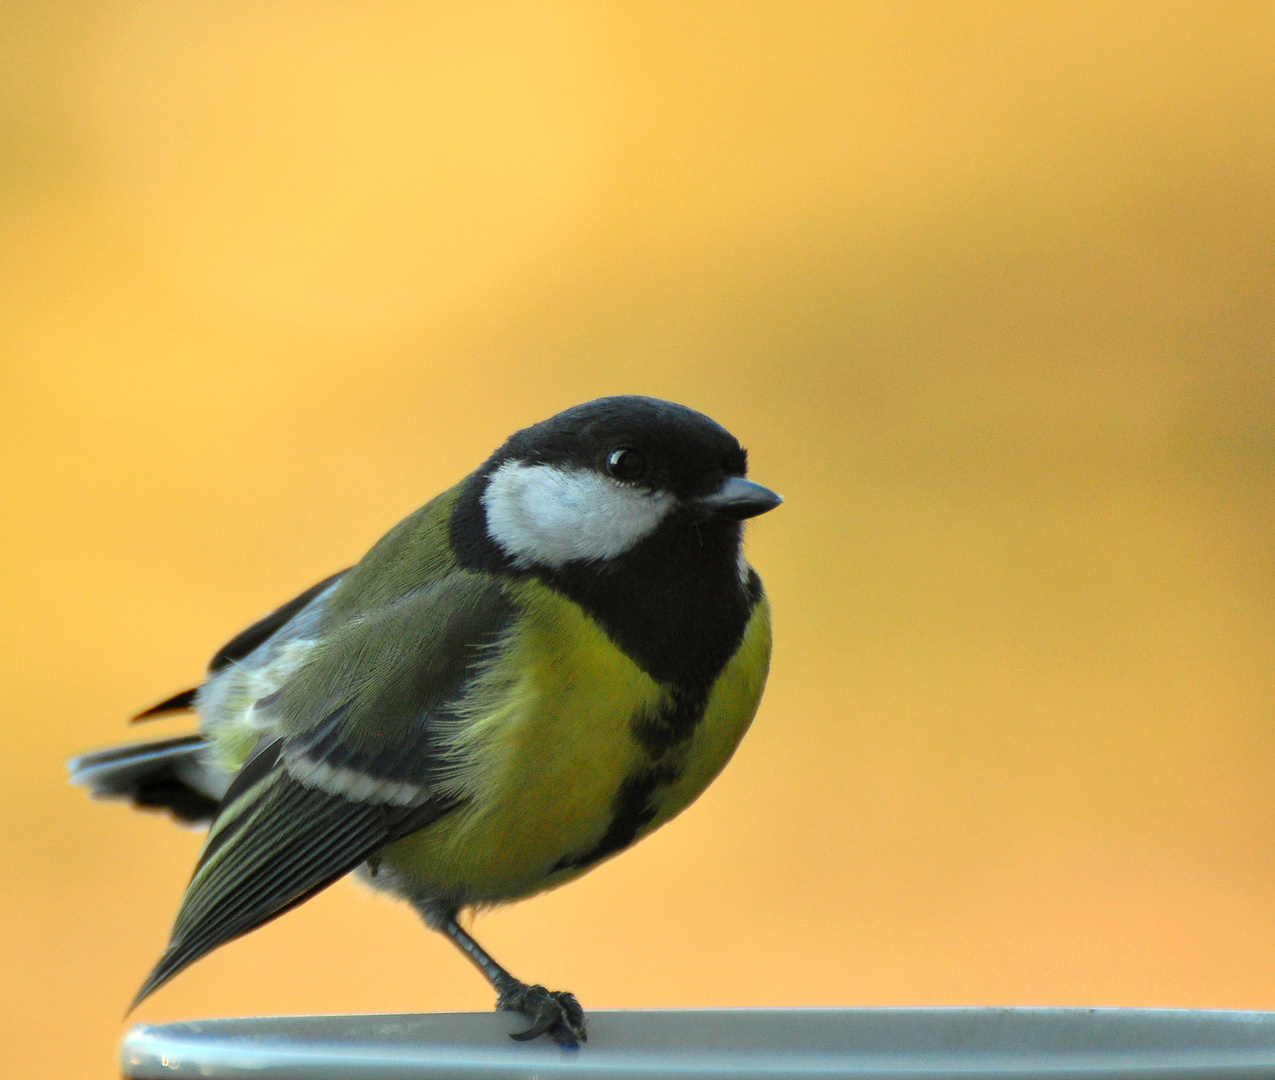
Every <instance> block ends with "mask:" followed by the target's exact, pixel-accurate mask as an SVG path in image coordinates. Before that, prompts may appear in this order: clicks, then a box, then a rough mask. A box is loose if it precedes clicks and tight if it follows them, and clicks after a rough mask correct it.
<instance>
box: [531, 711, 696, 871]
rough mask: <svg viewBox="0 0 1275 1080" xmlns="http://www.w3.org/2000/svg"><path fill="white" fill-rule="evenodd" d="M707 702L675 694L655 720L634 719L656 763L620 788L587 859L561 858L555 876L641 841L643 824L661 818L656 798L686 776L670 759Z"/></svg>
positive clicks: (634, 774) (642, 716) (636, 734)
mask: <svg viewBox="0 0 1275 1080" xmlns="http://www.w3.org/2000/svg"><path fill="white" fill-rule="evenodd" d="M707 703H708V695H707V694H704V693H700V694H675V696H674V699H673V701H672V702H671V703H670V704H669V705H667V706H665V707H664V708H663V709H661V710H660V712H659V713H658V714H656V715H655V716H649V715H645V714H639V715H638V716H635V717H634V718H633V722H632V725H631V729H632V731H633V735H634V737H635V738H636V739H637V740H638V742H640V743H641V744H642V746H643V747H644V748H645V750H646V752H647V753H648V754H649V755H650V762H649V763H648V764H647V765H644V766H642V767H641V768H640V769H638V770H636V771H635V772H632V773H630V774H629V775H628V776H627V777H625V778H624V781H623V782H622V783H621V784H620V789H619V791H617V792H616V793H615V799H614V801H613V802H612V807H611V823H610V825H608V826H607V831H606V832H605V833H603V834H602V838H601V839H600V840H599V841H598V842H597V843H596V844H594V845H593V847H591V848H590V849H589V850H588V851H586V852H585V853H584V854H583V855H569V856H566V857H565V858H562V859H559V860H558V861H557V862H556V863H555V864H554V867H553V871H552V872H553V873H557V872H558V871H559V870H578V869H581V868H582V867H586V866H591V865H592V864H594V863H596V862H601V861H602V860H603V859H605V858H607V856H609V855H614V854H615V853H616V852H617V851H622V850H623V849H624V848H626V847H628V846H629V845H630V844H631V843H633V841H634V840H635V839H637V834H638V832H639V830H641V828H642V826H644V825H646V824H648V823H649V822H650V821H651V819H652V818H653V817H655V807H654V806H653V805H652V804H651V799H652V796H654V795H655V793H656V791H658V790H659V789H660V788H661V787H665V786H667V785H668V784H671V783H673V782H674V781H675V780H676V779H677V778H678V777H679V776H681V775H682V762H681V760H679V758H678V757H677V756H676V755H673V756H672V757H671V759H668V760H666V758H669V751H670V750H672V749H673V748H675V747H678V746H681V745H682V744H684V743H685V742H686V741H687V740H688V739H689V738H690V737H691V735H692V734H693V733H694V731H695V728H696V726H697V725H698V724H699V722H700V721H701V720H703V719H704V707H705V706H706V705H707Z"/></svg>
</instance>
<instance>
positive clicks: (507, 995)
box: [412, 903, 588, 1047]
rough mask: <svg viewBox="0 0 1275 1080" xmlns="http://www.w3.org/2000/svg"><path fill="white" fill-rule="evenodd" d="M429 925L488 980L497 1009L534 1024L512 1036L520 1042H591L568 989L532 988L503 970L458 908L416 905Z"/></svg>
mask: <svg viewBox="0 0 1275 1080" xmlns="http://www.w3.org/2000/svg"><path fill="white" fill-rule="evenodd" d="M412 906H413V907H415V908H416V910H417V912H418V913H419V914H420V916H421V918H422V919H424V920H425V923H426V925H427V926H429V927H430V928H431V929H433V930H437V931H439V932H440V933H442V934H446V935H447V937H449V938H450V939H451V940H452V943H453V944H454V945H455V946H456V947H457V948H458V949H460V951H461V952H463V953H464V954H465V955H466V956H467V957H468V958H469V959H470V961H471V962H472V963H473V965H474V966H475V967H476V968H478V970H479V971H481V972H482V973H483V975H485V976H486V977H487V981H488V982H489V983H491V985H492V987H493V988H494V989H495V991H496V995H497V997H496V1008H497V1009H505V1010H508V1011H509V1012H520V1013H522V1014H523V1016H525V1017H526V1018H527V1019H528V1020H530V1021H531V1027H529V1028H528V1029H527V1030H526V1031H519V1032H516V1033H514V1034H513V1035H511V1036H510V1038H512V1039H516V1040H518V1041H519V1042H526V1041H527V1040H529V1039H534V1038H537V1037H538V1036H540V1035H548V1036H549V1038H551V1039H552V1040H553V1041H554V1042H556V1043H557V1044H558V1045H559V1046H566V1047H577V1046H579V1045H580V1044H581V1043H582V1042H587V1041H588V1036H587V1035H586V1034H585V1024H584V1010H583V1009H582V1008H580V1003H579V1002H578V1001H576V998H575V995H574V994H568V993H567V992H566V991H565V990H546V989H545V988H544V987H543V986H529V985H528V984H527V983H525V982H523V981H522V980H520V979H516V978H514V976H513V975H511V974H510V973H509V972H508V971H506V970H505V969H504V968H503V967H501V966H500V965H499V964H498V963H497V962H496V961H495V960H494V959H493V958H492V956H491V954H490V953H488V952H487V950H486V949H484V948H483V947H482V946H481V945H479V944H478V942H477V941H475V940H474V939H473V936H472V935H470V934H469V933H468V932H467V931H466V930H465V929H464V928H462V927H461V925H460V923H458V922H457V921H456V916H457V914H458V910H457V909H456V908H443V909H440V908H437V907H434V906H432V905H430V904H428V903H413V905H412Z"/></svg>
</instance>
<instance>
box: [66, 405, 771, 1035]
mask: <svg viewBox="0 0 1275 1080" xmlns="http://www.w3.org/2000/svg"><path fill="white" fill-rule="evenodd" d="M747 466H748V458H747V453H746V451H745V450H744V448H743V447H742V446H741V445H740V443H739V441H738V440H737V439H736V438H735V437H734V436H733V435H731V434H730V432H728V431H727V430H726V429H725V428H724V427H722V426H721V425H719V424H718V423H716V422H715V421H713V420H711V419H710V418H709V417H708V416H706V415H704V414H703V413H700V412H697V411H695V410H693V409H690V408H688V407H686V406H684V405H679V404H675V403H673V402H669V401H662V400H658V399H655V398H649V397H639V396H616V397H606V398H600V399H598V400H595V401H590V402H586V403H585V404H582V405H577V406H575V407H573V408H569V409H567V410H566V411H564V412H560V413H558V414H557V415H555V416H552V417H550V418H549V419H547V420H543V421H541V422H539V423H536V424H533V425H531V426H529V427H526V428H524V429H522V430H520V431H518V432H516V433H515V434H513V435H511V436H510V437H509V438H508V439H507V440H506V441H505V442H504V443H503V444H502V445H501V446H500V447H499V448H498V449H497V450H496V451H495V452H494V453H493V454H492V455H491V456H490V457H489V458H488V459H487V460H486V461H485V462H484V463H483V464H482V465H480V466H479V467H478V468H477V469H476V470H475V471H474V472H473V473H471V474H470V475H469V476H467V477H465V478H464V479H463V480H461V481H460V482H459V483H457V484H455V485H454V486H453V487H451V488H449V489H448V490H446V491H444V492H443V493H442V494H440V495H438V496H437V497H435V498H434V499H432V500H431V501H429V502H428V503H426V504H425V505H424V506H423V507H421V508H420V509H419V510H417V511H416V512H415V513H413V514H411V515H410V516H408V517H407V518H405V519H404V520H403V521H402V522H400V523H399V524H398V525H396V526H395V527H394V528H392V529H391V530H390V531H389V532H388V533H387V534H386V535H385V536H384V537H383V538H382V539H381V540H380V541H379V542H377V543H376V544H375V545H374V546H373V547H372V548H371V549H370V550H369V551H368V552H367V554H366V555H365V556H364V557H363V559H362V560H361V561H360V562H358V563H357V564H355V565H354V566H352V567H350V568H348V569H346V570H343V571H341V572H339V573H336V574H333V575H332V576H330V577H327V578H325V579H324V580H323V581H320V582H319V583H318V584H316V585H314V586H312V587H311V588H309V589H307V590H305V591H304V592H303V593H301V594H300V595H299V596H297V597H296V598H295V599H293V600H291V601H290V602H288V603H286V604H284V605H283V606H281V607H279V608H277V609H276V610H274V611H272V612H271V613H270V614H268V615H266V616H265V617H264V618H262V619H261V620H260V621H259V622H256V623H254V624H253V625H252V626H249V627H248V628H247V629H246V630H244V631H243V632H242V633H240V634H239V635H237V636H236V637H234V638H233V639H231V640H230V641H229V642H228V643H227V644H225V645H224V646H222V648H221V649H219V650H218V651H217V652H216V653H215V654H214V656H213V657H212V660H211V661H210V663H209V666H208V672H207V676H206V678H205V680H204V681H203V683H202V684H201V685H200V686H198V687H196V688H193V689H190V690H185V691H183V692H181V693H179V694H175V695H173V696H172V697H169V698H166V699H165V700H163V701H161V702H160V703H159V704H157V705H154V706H152V707H151V708H149V709H146V710H145V711H144V712H142V713H140V714H138V715H137V716H136V717H134V720H149V719H151V718H153V717H156V716H162V715H166V714H169V713H175V712H179V711H191V710H193V711H194V712H195V713H196V714H197V715H198V719H199V726H198V730H197V732H195V733H192V734H188V735H183V736H179V737H177V738H171V739H164V740H159V741H152V742H141V743H131V744H128V745H123V746H116V747H112V748H109V749H106V750H101V751H97V752H95V753H89V754H85V755H82V756H80V757H78V758H75V759H74V760H72V761H71V762H70V763H69V765H68V768H69V771H70V777H71V780H72V782H73V783H76V784H80V785H83V786H85V787H87V788H88V789H89V794H90V795H92V796H94V797H98V798H107V799H117V800H124V801H128V802H131V803H132V804H133V805H135V806H137V807H139V808H143V809H152V810H161V811H167V812H168V813H169V814H170V815H171V816H172V817H174V818H175V819H177V820H178V821H179V822H181V823H185V824H187V825H191V826H195V827H207V829H208V833H207V837H206V839H205V841H204V844H203V847H202V849H201V851H200V854H199V857H198V861H197V863H196V866H195V870H194V873H193V876H192V877H191V880H190V883H189V885H188V887H187V889H186V892H185V895H184V897H183V899H182V901H181V903H180V906H179V909H178V912H177V916H176V919H175V923H174V926H173V930H172V934H171V937H170V941H169V944H168V946H167V948H166V949H165V951H164V953H163V955H162V956H161V958H160V959H159V961H158V963H157V964H156V965H155V967H154V969H153V970H152V971H151V973H150V975H149V977H148V978H147V979H146V981H145V982H144V983H143V985H142V987H141V989H140V990H139V991H138V993H137V996H136V998H135V999H134V1001H133V1007H136V1006H137V1005H138V1004H140V1002H141V1001H142V1000H144V999H145V998H146V997H148V996H149V995H150V994H152V993H153V992H154V991H156V990H157V989H159V988H160V987H161V986H163V985H164V984H165V983H167V982H168V981H169V980H170V979H172V978H173V977H174V976H176V975H177V974H178V973H179V972H181V971H183V970H184V969H185V968H187V967H188V966H189V965H191V964H192V963H194V962H195V961H196V960H198V959H200V958H201V957H203V956H205V955H207V954H208V953H209V952H211V951H212V950H213V949H215V948H217V947H218V946H220V945H222V944H224V943H226V942H228V941H231V940H232V939H234V938H237V937H240V936H241V935H243V934H246V933H248V932H249V931H251V930H254V929H256V928H257V927H259V926H261V925H263V924H264V923H266V922H268V921H270V920H272V919H274V918H276V917H278V916H280V915H282V914H283V913H285V912H286V911H288V910H290V909H291V908H293V907H295V906H297V905H298V904H301V903H302V902H304V901H305V900H308V899H309V898H310V897H312V896H314V895H315V894H316V893H318V892H320V891H321V890H323V889H325V888H327V887H328V886H329V885H331V884H332V883H334V882H335V881H337V880H338V879H340V878H342V877H344V876H346V875H347V874H351V873H354V874H356V875H357V876H358V877H360V878H362V880H363V881H364V882H366V883H367V884H369V885H371V886H372V887H373V888H375V889H380V890H383V891H385V892H387V893H390V894H392V895H394V896H397V897H399V898H402V899H404V900H406V901H407V902H408V903H409V904H410V905H411V906H412V907H413V908H414V909H415V911H416V912H417V913H418V914H419V915H420V917H421V918H422V919H423V921H424V922H425V924H426V925H427V926H428V927H429V928H431V929H433V930H437V931H439V932H441V933H442V934H444V935H445V936H446V937H447V938H449V939H450V940H451V941H452V942H453V943H454V944H455V945H456V946H457V947H459V949H460V950H461V952H462V953H463V954H464V955H465V956H466V957H467V958H468V959H469V960H470V961H471V962H472V963H473V964H474V965H475V966H476V967H477V968H478V969H479V971H481V973H482V974H483V975H484V976H485V977H486V978H487V980H488V981H489V982H490V984H491V986H492V988H493V989H494V990H495V992H496V1007H497V1009H498V1010H508V1011H512V1012H516V1013H520V1014H522V1015H523V1016H524V1017H525V1018H526V1022H527V1023H528V1025H529V1026H527V1027H526V1029H525V1030H522V1031H518V1032H517V1033H515V1034H514V1035H513V1038H515V1039H517V1040H529V1039H533V1038H538V1037H540V1036H547V1037H548V1038H550V1039H552V1040H553V1041H554V1042H555V1043H557V1044H558V1045H560V1046H563V1047H567V1048H570V1047H577V1046H579V1044H580V1043H582V1042H584V1041H586V1039H587V1026H586V1019H585V1014H584V1011H583V1009H582V1007H581V1006H580V1004H579V1002H578V1000H577V999H576V997H575V996H574V995H573V994H571V993H568V992H566V991H550V990H547V989H546V988H545V987H543V986H541V985H538V984H529V983H525V982H522V981H521V980H520V979H517V978H515V977H514V976H513V975H512V974H510V972H509V971H508V970H507V969H506V968H504V967H503V966H501V965H500V964H499V963H497V961H496V960H495V959H494V958H493V957H492V956H491V955H490V954H489V953H487V952H486V950H484V949H483V948H482V946H481V945H479V943H478V942H477V941H476V940H475V939H474V937H473V936H472V934H471V933H470V932H469V931H468V930H466V929H465V928H464V927H463V926H462V925H461V922H460V919H461V918H462V917H463V915H464V913H465V912H467V911H471V910H475V909H482V908H486V907H489V906H494V905H498V904H502V903H506V902H510V901H514V900H520V899H523V898H525V897H529V896H532V895H534V894H536V893H539V892H541V891H543V890H546V889H549V888H553V887H556V886H558V885H561V884H564V883H565V882H567V881H570V880H572V879H574V878H576V877H579V876H580V875H581V874H583V873H584V872H586V871H587V870H589V869H591V868H593V867H595V866H597V865H598V864H599V863H601V862H603V861H604V860H606V859H609V858H611V857H612V856H614V855H616V854H618V853H619V852H621V851H623V850H624V849H626V848H628V847H629V846H630V845H632V844H633V843H634V842H636V841H637V840H640V839H641V838H643V837H645V836H646V835H648V834H649V833H650V832H652V831H653V830H654V829H656V828H658V827H659V826H660V825H662V824H664V823H665V822H667V821H668V820H669V819H671V818H672V817H673V816H674V815H676V814H678V813H679V812H680V811H682V810H683V809H685V808H686V807H687V806H688V805H689V804H690V803H691V802H692V801H693V800H694V799H695V798H696V797H698V796H699V794H700V793H701V792H702V791H703V790H704V789H705V788H706V787H707V786H708V784H709V783H710V782H711V781H712V780H713V779H714V778H715V777H716V776H717V775H718V773H720V771H721V770H722V769H723V767H724V766H725V765H726V763H727V761H728V760H729V759H730V757H731V756H732V755H733V753H734V752H735V749H736V747H737V746H738V745H739V742H740V740H741V739H742V738H743V736H744V734H745V732H746V731H747V729H748V727H749V725H750V723H751V722H752V720H753V717H754V714H755V713H756V711H757V708H758V705H759V703H760V700H761V696H762V691H763V689H764V687H765V683H766V678H767V673H768V670H769V666H770V655H771V622H770V607H769V602H768V600H767V597H766V594H765V591H764V589H763V587H762V583H761V579H760V577H759V576H758V574H757V572H756V571H755V570H754V569H753V568H752V566H751V565H750V564H749V563H748V561H747V559H746V558H745V556H744V553H743V548H742V540H743V532H744V522H745V521H746V520H747V519H749V518H753V517H756V516H757V515H759V514H763V513H766V512H767V511H769V510H772V509H774V508H775V507H776V506H778V505H779V504H780V503H781V502H782V501H783V500H782V497H781V496H779V495H777V494H775V493H774V492H773V491H771V490H769V489H768V488H765V487H763V486H762V485H760V484H757V483H755V482H753V481H752V480H749V479H747V476H746V474H747V471H748V469H747ZM130 1011H131V1010H130Z"/></svg>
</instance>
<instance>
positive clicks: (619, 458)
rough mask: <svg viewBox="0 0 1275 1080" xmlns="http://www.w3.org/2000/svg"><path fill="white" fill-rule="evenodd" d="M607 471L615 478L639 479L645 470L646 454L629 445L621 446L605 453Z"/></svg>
mask: <svg viewBox="0 0 1275 1080" xmlns="http://www.w3.org/2000/svg"><path fill="white" fill-rule="evenodd" d="M607 472H609V473H610V474H611V475H612V476H614V477H615V478H616V479H617V480H626V481H628V480H640V479H641V478H642V475H643V474H644V473H645V472H646V455H645V454H643V453H642V451H641V450H634V449H633V447H631V446H621V447H620V448H619V449H618V450H612V451H611V453H609V454H608V455H607Z"/></svg>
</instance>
